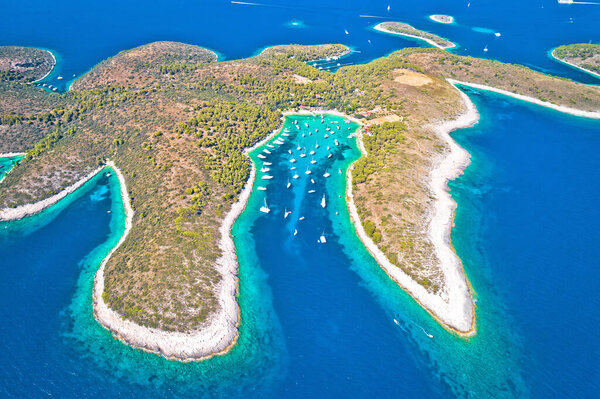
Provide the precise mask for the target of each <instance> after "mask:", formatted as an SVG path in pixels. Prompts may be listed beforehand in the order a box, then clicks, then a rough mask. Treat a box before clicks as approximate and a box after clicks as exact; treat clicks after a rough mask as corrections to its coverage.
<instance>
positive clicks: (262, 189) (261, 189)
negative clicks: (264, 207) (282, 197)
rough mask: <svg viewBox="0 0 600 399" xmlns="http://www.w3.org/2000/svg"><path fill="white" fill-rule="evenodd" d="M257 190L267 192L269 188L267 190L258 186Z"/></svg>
mask: <svg viewBox="0 0 600 399" xmlns="http://www.w3.org/2000/svg"><path fill="white" fill-rule="evenodd" d="M257 188H258V189H259V190H260V191H267V188H266V187H263V186H258V187H257Z"/></svg>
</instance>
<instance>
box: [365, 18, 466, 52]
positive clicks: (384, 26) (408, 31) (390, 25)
mask: <svg viewBox="0 0 600 399" xmlns="http://www.w3.org/2000/svg"><path fill="white" fill-rule="evenodd" d="M373 29H375V30H378V31H380V32H384V33H389V34H392V35H398V36H405V37H409V38H412V39H417V40H422V41H424V42H426V43H428V44H430V45H432V46H434V47H437V48H440V49H442V50H445V49H449V48H453V47H456V44H454V43H452V42H451V41H450V40H447V39H444V38H443V37H440V36H437V35H434V34H433V33H429V32H425V31H422V30H419V29H417V28H414V27H413V26H411V25H408V24H405V23H402V22H382V23H380V24H377V25H376V26H375V27H374V28H373Z"/></svg>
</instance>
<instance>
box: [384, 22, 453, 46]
mask: <svg viewBox="0 0 600 399" xmlns="http://www.w3.org/2000/svg"><path fill="white" fill-rule="evenodd" d="M383 24H385V22H381V23H379V24H377V25H375V26H374V27H373V29H375V30H376V31H379V32H383V33H387V34H390V35H395V36H404V37H409V38H411V39H416V40H421V41H424V42H426V43H428V44H429V45H431V46H433V47H437V48H439V49H441V50H447V49H451V48H455V47H456V43H453V42H451V41H450V40H448V39H444V38H441V39H444V40H446V41H448V42H449V43H452V45H451V46H442V45H440V44H438V43H436V42H434V41H433V40H431V39H428V38H426V37H421V36H415V35H411V34H408V33H400V32H395V31H393V30H389V29H387V28H385V27H384V26H383ZM415 29H416V28H415ZM427 33H429V32H427Z"/></svg>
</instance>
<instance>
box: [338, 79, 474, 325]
mask: <svg viewBox="0 0 600 399" xmlns="http://www.w3.org/2000/svg"><path fill="white" fill-rule="evenodd" d="M459 92H460V90H459ZM460 94H461V98H462V100H463V103H464V105H465V109H466V111H465V112H464V113H463V114H462V115H461V116H460V117H459V118H458V119H455V120H451V121H445V122H442V123H439V124H437V125H434V126H431V127H430V128H431V129H433V130H434V131H435V132H436V133H437V134H438V135H440V137H441V138H442V139H443V140H444V141H445V142H446V143H447V144H448V146H449V149H450V151H449V152H447V153H445V154H442V155H440V156H439V157H438V159H436V160H435V162H434V163H435V166H434V168H433V170H432V171H431V176H430V181H429V186H430V188H431V190H432V192H433V193H434V194H435V203H434V209H432V217H431V220H430V222H429V228H428V236H429V239H430V240H431V243H432V244H433V246H434V249H435V251H436V254H437V256H438V259H439V260H440V266H441V268H442V270H443V273H444V279H445V283H446V287H447V288H446V290H445V291H444V292H442V293H440V294H433V293H430V292H429V291H427V290H426V289H425V287H423V286H422V285H420V284H419V283H417V282H416V281H414V280H413V279H412V278H411V277H410V276H408V275H407V274H406V273H404V271H402V269H401V268H399V267H397V266H395V265H393V264H392V263H391V262H390V261H389V260H388V259H387V257H386V256H385V254H384V253H383V252H382V251H381V250H380V249H379V247H377V245H376V244H375V243H374V242H373V241H372V240H371V238H370V237H369V236H368V235H367V234H366V232H365V230H364V228H363V225H362V223H361V221H360V218H359V216H358V211H357V208H356V205H355V203H354V197H353V193H352V167H353V166H351V167H350V168H348V171H347V175H346V197H347V204H348V210H349V213H350V216H351V219H352V222H353V224H354V226H355V228H356V232H357V234H358V236H359V238H360V239H361V241H362V242H363V243H364V245H365V247H366V248H367V249H368V251H369V252H370V253H371V255H373V257H374V258H375V260H376V261H377V263H378V264H379V265H380V267H381V268H382V269H383V270H384V271H385V272H386V274H387V275H388V276H389V277H390V278H391V279H393V280H394V281H395V282H396V283H397V284H398V285H400V287H401V288H403V289H404V290H405V291H406V292H407V293H408V294H409V295H411V296H412V297H413V298H414V299H415V300H416V301H417V302H418V303H419V304H420V305H421V306H422V307H423V308H424V309H425V310H426V311H427V312H429V313H430V314H431V315H432V316H433V317H434V318H435V319H436V320H437V321H438V322H439V323H440V324H441V325H442V326H443V327H444V328H446V329H448V330H450V331H453V332H455V333H457V334H458V335H461V336H472V335H474V334H475V333H476V329H475V309H474V304H473V300H472V297H471V290H470V288H469V283H468V281H467V278H466V275H465V272H464V269H463V267H462V263H461V261H460V259H459V258H458V256H457V255H456V253H455V252H454V250H453V248H452V246H451V244H450V230H451V228H452V223H453V218H454V211H455V209H456V202H455V201H454V200H453V199H452V197H451V196H450V193H449V189H448V181H450V180H453V179H455V178H456V177H458V176H459V175H460V174H461V173H462V171H463V170H464V168H466V167H467V165H468V164H469V157H470V156H469V154H468V153H467V152H466V151H465V150H464V149H463V148H461V147H460V146H459V145H458V144H457V143H456V142H455V141H454V140H452V138H451V137H450V135H449V133H450V132H452V131H454V130H456V129H461V128H466V127H469V126H472V125H473V124H475V123H476V122H477V121H478V120H479V114H478V113H477V109H476V108H475V105H474V104H473V103H472V102H471V100H470V99H469V98H468V97H467V96H466V95H465V94H464V93H462V92H460ZM358 143H359V148H360V150H361V152H362V153H363V156H366V155H367V154H366V151H365V147H364V144H363V143H362V139H361V136H360V135H359V136H358Z"/></svg>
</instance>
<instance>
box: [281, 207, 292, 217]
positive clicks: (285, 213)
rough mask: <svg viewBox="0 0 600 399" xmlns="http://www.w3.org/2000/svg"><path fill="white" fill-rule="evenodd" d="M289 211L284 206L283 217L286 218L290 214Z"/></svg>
mask: <svg viewBox="0 0 600 399" xmlns="http://www.w3.org/2000/svg"><path fill="white" fill-rule="evenodd" d="M290 213H292V211H288V210H287V208H285V210H284V211H283V218H284V219H287V217H288V216H289V215H290Z"/></svg>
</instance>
